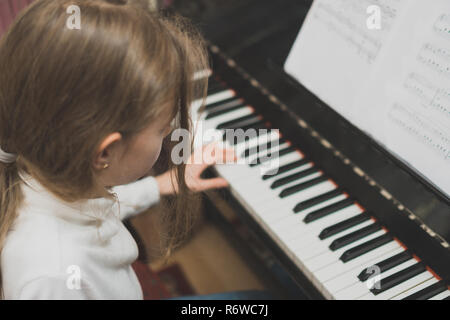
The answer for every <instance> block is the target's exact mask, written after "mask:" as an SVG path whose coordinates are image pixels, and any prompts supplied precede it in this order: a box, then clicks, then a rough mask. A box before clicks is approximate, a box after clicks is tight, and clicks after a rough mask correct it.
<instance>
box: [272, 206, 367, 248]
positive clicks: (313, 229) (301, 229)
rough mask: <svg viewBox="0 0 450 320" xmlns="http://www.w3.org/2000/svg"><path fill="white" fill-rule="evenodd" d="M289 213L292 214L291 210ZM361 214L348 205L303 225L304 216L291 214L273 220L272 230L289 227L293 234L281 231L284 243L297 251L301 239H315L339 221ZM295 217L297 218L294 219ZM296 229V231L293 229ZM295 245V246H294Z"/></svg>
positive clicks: (357, 208)
mask: <svg viewBox="0 0 450 320" xmlns="http://www.w3.org/2000/svg"><path fill="white" fill-rule="evenodd" d="M291 212H293V211H292V210H291ZM361 212H362V210H361V208H360V207H358V206H356V205H350V206H348V207H346V208H343V209H340V210H337V211H336V212H334V213H332V214H329V215H328V216H325V217H322V218H320V219H318V220H316V221H313V222H310V223H305V222H303V218H304V217H305V216H302V215H298V214H293V213H292V214H291V216H289V217H287V218H285V219H280V221H279V222H276V221H275V220H274V219H273V218H272V220H269V221H271V222H272V221H273V222H272V223H273V225H272V226H273V228H274V229H277V230H283V229H284V227H285V226H291V228H292V229H293V230H294V231H295V232H289V231H287V230H283V239H284V240H285V241H286V243H287V244H288V245H289V246H291V247H292V248H293V250H295V249H297V248H298V247H300V248H301V245H299V243H300V244H301V243H302V242H303V240H302V238H304V237H311V236H313V237H317V239H319V238H318V236H319V234H320V232H321V231H322V230H323V229H325V228H326V227H328V226H330V225H333V224H335V223H338V222H340V221H343V220H346V219H348V218H351V217H354V216H356V215H358V214H360V213H361ZM294 217H297V218H294ZM294 228H296V229H294ZM295 244H297V245H295Z"/></svg>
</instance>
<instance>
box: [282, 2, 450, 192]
mask: <svg viewBox="0 0 450 320" xmlns="http://www.w3.org/2000/svg"><path fill="white" fill-rule="evenodd" d="M370 5H377V6H378V7H379V8H380V9H381V18H382V19H381V29H380V30H376V29H374V30H371V29H369V28H368V27H367V25H366V21H367V19H368V17H369V14H368V13H367V11H366V9H367V7H368V6H370ZM285 70H286V71H287V72H288V73H289V74H291V75H292V76H294V77H295V78H296V79H297V80H299V82H301V83H302V84H303V85H305V86H306V87H307V88H308V89H309V90H311V91H312V92H314V93H315V94H316V95H317V96H318V97H319V98H321V99H322V100H323V101H325V102H326V103H327V104H328V105H330V106H331V107H332V108H334V109H335V110H336V111H337V112H339V113H340V114H341V115H343V116H344V117H346V118H347V119H348V120H349V121H351V122H352V123H353V124H355V125H356V126H357V127H359V128H360V129H361V130H363V131H365V132H366V133H368V134H369V135H370V136H372V137H373V138H374V139H375V140H377V141H378V142H379V143H380V144H382V145H383V146H384V147H386V148H387V149H388V150H389V151H391V152H392V153H393V154H395V155H396V156H397V157H399V158H400V159H402V160H403V161H404V162H406V163H407V164H409V165H410V166H411V167H413V168H414V169H415V170H417V171H418V172H419V173H421V174H422V175H423V176H425V177H426V178H427V179H428V180H429V181H430V182H432V183H433V184H435V185H436V186H437V187H438V188H440V189H441V190H442V191H443V192H444V193H445V194H447V195H450V2H449V1H447V0H435V1H433V2H429V1H421V0H384V1H381V0H380V1H375V0H373V1H369V0H367V1H360V0H316V1H315V2H314V4H313V6H312V8H311V10H310V12H309V13H308V17H307V20H306V21H305V23H304V26H303V27H302V30H301V31H300V34H299V36H298V38H297V40H296V42H295V44H294V46H293V48H292V50H291V53H290V55H289V57H288V60H287V61H286V64H285Z"/></svg>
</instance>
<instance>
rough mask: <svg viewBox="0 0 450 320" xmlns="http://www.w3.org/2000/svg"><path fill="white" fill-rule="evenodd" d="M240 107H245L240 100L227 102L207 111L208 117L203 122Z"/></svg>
mask: <svg viewBox="0 0 450 320" xmlns="http://www.w3.org/2000/svg"><path fill="white" fill-rule="evenodd" d="M242 107H245V103H243V102H242V101H241V100H240V99H236V100H233V101H230V102H227V103H225V104H223V105H219V106H216V107H215V108H213V109H208V115H207V116H206V117H205V120H209V119H212V118H215V117H218V116H221V115H223V114H225V113H228V112H231V111H234V110H237V109H239V108H242Z"/></svg>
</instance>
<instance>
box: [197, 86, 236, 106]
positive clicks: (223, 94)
mask: <svg viewBox="0 0 450 320" xmlns="http://www.w3.org/2000/svg"><path fill="white" fill-rule="evenodd" d="M235 96H236V92H235V91H234V90H232V89H226V90H223V91H220V92H217V93H214V94H212V95H209V96H207V97H206V102H205V105H210V104H213V103H216V102H219V101H222V100H226V99H229V98H232V97H235ZM194 103H195V102H194Z"/></svg>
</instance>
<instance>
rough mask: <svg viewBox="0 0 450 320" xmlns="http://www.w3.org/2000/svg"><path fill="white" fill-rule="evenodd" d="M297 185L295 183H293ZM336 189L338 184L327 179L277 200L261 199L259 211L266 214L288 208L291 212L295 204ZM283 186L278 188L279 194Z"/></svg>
mask: <svg viewBox="0 0 450 320" xmlns="http://www.w3.org/2000/svg"><path fill="white" fill-rule="evenodd" d="M293 185H295V183H294V184H293ZM335 189H336V185H335V184H334V183H333V182H331V181H329V180H327V181H323V182H321V183H318V184H316V185H314V186H312V187H309V188H307V189H305V190H302V191H299V192H297V193H294V194H291V195H289V196H288V197H284V198H280V197H278V199H277V200H276V201H265V199H261V202H260V203H259V204H258V208H257V209H258V212H261V215H265V214H264V213H265V212H269V213H270V212H276V211H280V210H288V211H289V212H293V211H292V210H293V209H294V207H295V205H296V204H297V203H299V202H301V201H306V200H308V199H311V198H314V197H317V196H319V195H322V194H324V193H326V192H328V191H332V190H335ZM282 190H283V188H281V189H280V190H278V195H279V194H280V193H281V191H282Z"/></svg>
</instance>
